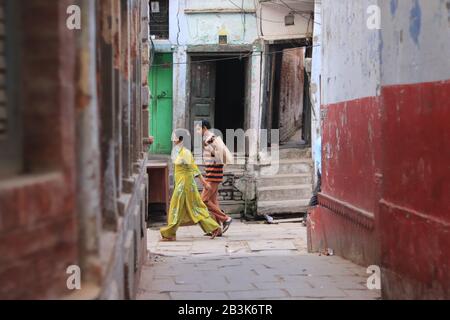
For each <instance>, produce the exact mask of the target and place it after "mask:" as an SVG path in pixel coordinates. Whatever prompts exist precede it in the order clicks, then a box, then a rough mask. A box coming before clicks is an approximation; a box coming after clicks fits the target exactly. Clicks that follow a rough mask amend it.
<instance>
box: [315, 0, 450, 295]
mask: <svg viewBox="0 0 450 320" xmlns="http://www.w3.org/2000/svg"><path fill="white" fill-rule="evenodd" d="M373 4H378V6H379V7H380V8H381V17H382V20H381V22H382V23H381V30H380V31H378V30H374V31H370V30H369V29H368V28H367V27H366V19H367V17H368V16H367V15H366V16H365V15H364V14H363V13H366V9H367V8H368V7H369V5H373ZM322 5H323V19H324V23H323V32H324V34H323V37H322V40H323V44H322V45H323V69H322V91H323V101H322V112H324V113H325V115H324V119H323V135H322V139H323V148H322V149H323V158H322V166H323V181H322V194H321V195H320V196H319V199H320V201H319V202H320V206H319V207H318V208H317V209H315V210H314V211H313V213H312V214H311V220H310V231H311V240H312V246H313V248H314V249H319V248H323V247H324V246H327V247H331V248H333V249H335V252H336V253H338V254H340V255H342V256H344V257H347V258H350V259H352V260H354V261H356V262H358V263H361V264H363V265H366V266H367V265H369V264H378V265H380V266H381V268H382V274H381V279H382V292H383V296H384V297H385V298H390V299H401V298H415V299H417V298H448V297H449V286H448V284H449V283H450V281H449V276H448V270H449V259H448V256H449V252H448V246H447V243H449V241H450V239H449V218H450V217H449V213H450V207H449V202H448V199H447V198H448V196H447V195H448V194H449V184H448V180H449V172H450V171H449V170H448V169H449V167H448V163H447V161H446V160H445V159H447V158H449V156H450V154H449V152H450V150H449V148H447V145H448V140H449V136H448V134H447V132H448V130H446V127H447V123H446V122H448V121H446V119H448V118H449V108H448V100H449V97H448V92H450V90H449V85H450V81H449V79H450V72H449V70H450V68H449V60H448V56H449V54H450V43H449V42H448V39H449V33H450V28H449V19H448V16H449V11H450V4H449V3H448V1H419V0H407V1H397V0H379V1H378V2H374V1H345V2H337V1H323V3H322Z"/></svg>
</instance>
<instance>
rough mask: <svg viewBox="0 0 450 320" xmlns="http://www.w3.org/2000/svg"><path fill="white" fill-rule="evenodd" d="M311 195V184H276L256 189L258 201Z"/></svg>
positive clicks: (306, 197) (303, 197) (300, 197)
mask: <svg viewBox="0 0 450 320" xmlns="http://www.w3.org/2000/svg"><path fill="white" fill-rule="evenodd" d="M311 197H312V186H311V185H310V184H309V185H293V186H289V185H288V186H276V187H265V188H259V189H258V201H281V200H296V199H309V198H311Z"/></svg>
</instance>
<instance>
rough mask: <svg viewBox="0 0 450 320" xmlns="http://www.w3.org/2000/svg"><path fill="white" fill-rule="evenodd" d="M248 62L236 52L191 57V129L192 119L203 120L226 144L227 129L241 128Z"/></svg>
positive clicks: (192, 126) (243, 122)
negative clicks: (217, 131) (208, 123)
mask: <svg viewBox="0 0 450 320" xmlns="http://www.w3.org/2000/svg"><path fill="white" fill-rule="evenodd" d="M248 64H249V59H248V58H246V57H245V58H244V57H242V55H236V54H234V55H201V56H191V73H190V74H191V76H190V115H191V116H190V122H191V123H190V128H191V132H193V129H194V124H195V122H197V121H201V120H202V119H206V120H208V121H209V122H210V123H211V126H212V127H213V128H214V129H216V130H220V132H221V133H222V134H223V136H224V137H223V138H224V142H225V143H227V141H226V132H227V130H228V129H232V130H238V129H245V128H244V126H245V114H246V112H245V110H246V106H247V103H246V101H247V93H248V92H247V78H248ZM235 145H236V144H235ZM232 151H233V150H232Z"/></svg>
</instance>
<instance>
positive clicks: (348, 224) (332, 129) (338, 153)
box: [310, 97, 381, 266]
mask: <svg viewBox="0 0 450 320" xmlns="http://www.w3.org/2000/svg"><path fill="white" fill-rule="evenodd" d="M322 109H323V110H324V111H325V112H326V117H325V119H324V121H323V123H324V125H323V137H322V139H323V155H322V171H323V172H322V193H323V194H324V195H325V196H326V197H327V200H326V202H325V201H323V199H320V203H321V206H320V207H319V208H318V209H317V210H316V211H315V212H314V214H311V215H310V218H311V222H312V224H314V225H315V227H314V230H313V231H312V232H311V242H312V247H313V249H314V250H320V249H325V247H329V248H331V249H333V250H334V251H335V253H336V254H338V255H340V256H343V257H345V258H347V259H350V260H352V261H354V262H356V263H358V264H361V265H364V266H369V265H372V264H376V263H377V261H378V241H377V240H376V234H375V233H374V231H373V230H374V228H375V223H376V216H377V210H378V199H379V195H380V179H379V177H380V176H379V175H380V171H381V169H380V168H381V112H380V99H379V98H376V97H368V98H363V99H357V100H353V101H346V102H342V103H337V104H332V105H326V106H323V107H322ZM359 212H361V213H363V214H367V215H369V216H370V218H368V219H365V218H362V220H364V221H361V219H360V218H361V217H360V215H361V213H359ZM366 220H367V221H368V222H367V221H366ZM368 224H369V225H371V226H370V227H368V226H367V225H368Z"/></svg>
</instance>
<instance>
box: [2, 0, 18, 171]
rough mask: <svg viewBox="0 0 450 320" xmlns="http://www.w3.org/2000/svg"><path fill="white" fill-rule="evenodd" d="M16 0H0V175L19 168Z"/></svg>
mask: <svg viewBox="0 0 450 320" xmlns="http://www.w3.org/2000/svg"><path fill="white" fill-rule="evenodd" d="M17 3H18V1H13V0H0V179H1V178H5V177H9V176H13V175H16V174H18V173H20V172H21V171H22V163H23V159H22V138H21V135H20V130H19V129H20V126H19V120H20V114H19V110H18V106H17V104H16V101H15V96H16V95H17V94H15V92H14V90H17V86H16V85H15V84H16V72H15V55H14V52H13V51H14V50H13V46H14V41H15V39H16V38H17V37H16V30H17V28H14V27H13V23H14V22H15V21H16V20H17V19H16V18H15V12H16V10H15V6H16V5H17Z"/></svg>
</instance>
